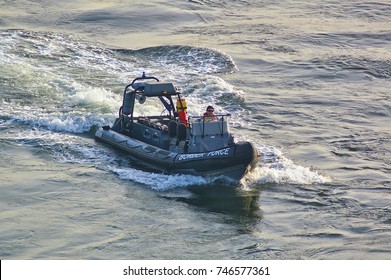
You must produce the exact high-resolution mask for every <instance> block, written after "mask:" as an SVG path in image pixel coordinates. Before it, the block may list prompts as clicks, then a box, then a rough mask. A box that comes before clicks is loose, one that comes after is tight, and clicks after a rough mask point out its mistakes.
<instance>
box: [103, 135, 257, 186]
mask: <svg viewBox="0 0 391 280" xmlns="http://www.w3.org/2000/svg"><path fill="white" fill-rule="evenodd" d="M95 138H96V139H97V140H98V141H101V142H104V143H107V144H109V145H111V146H113V147H115V148H117V149H120V150H122V151H124V152H126V153H127V154H128V155H130V156H131V157H132V158H135V159H137V160H139V163H141V164H142V165H144V166H146V167H149V168H152V169H154V170H157V171H160V172H164V173H181V174H192V175H200V176H213V177H216V176H225V177H227V178H230V179H232V180H235V181H239V180H240V179H241V178H242V177H243V176H244V175H245V174H246V173H248V172H249V171H251V170H252V169H253V168H254V167H255V166H256V164H257V160H258V154H257V151H256V149H255V148H254V146H253V145H252V144H251V143H249V142H241V143H237V144H233V145H231V146H228V147H225V148H221V149H217V150H213V151H207V152H200V153H176V152H171V151H168V150H164V149H161V148H158V147H155V146H153V145H149V144H146V143H144V142H142V141H139V140H137V139H134V138H131V137H128V136H126V135H123V134H121V133H118V132H115V131H113V130H111V129H99V130H98V131H97V132H96V134H95Z"/></svg>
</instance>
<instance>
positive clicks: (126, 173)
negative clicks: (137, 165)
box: [109, 166, 213, 191]
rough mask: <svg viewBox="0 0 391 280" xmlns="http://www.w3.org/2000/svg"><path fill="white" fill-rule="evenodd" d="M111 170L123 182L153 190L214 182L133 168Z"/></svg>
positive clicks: (198, 177)
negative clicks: (128, 181) (141, 185)
mask: <svg viewBox="0 0 391 280" xmlns="http://www.w3.org/2000/svg"><path fill="white" fill-rule="evenodd" d="M109 170H110V171H112V172H114V173H116V174H118V175H119V177H120V178H121V179H123V180H131V181H133V182H137V183H140V184H143V185H146V186H148V187H150V188H151V189H153V190H158V191H165V190H170V189H175V188H181V187H182V188H183V187H188V186H194V185H206V184H209V183H211V182H212V181H213V180H211V179H209V180H208V179H206V178H204V177H201V176H193V175H185V174H174V175H167V174H163V173H152V172H146V171H141V170H138V169H133V168H119V167H114V166H111V167H109Z"/></svg>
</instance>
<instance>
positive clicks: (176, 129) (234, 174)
mask: <svg viewBox="0 0 391 280" xmlns="http://www.w3.org/2000/svg"><path fill="white" fill-rule="evenodd" d="M151 98H154V99H156V100H157V101H158V103H159V104H161V106H162V109H163V111H162V113H161V114H160V115H157V116H136V113H135V107H136V106H142V105H145V104H146V102H145V101H146V99H151ZM174 99H176V104H174ZM136 101H138V102H136ZM155 102H156V101H155ZM147 103H148V102H147ZM136 109H139V108H138V107H136ZM136 111H137V112H138V111H139V110H136ZM141 111H142V110H141ZM229 117H230V114H222V115H215V117H214V119H213V120H210V119H209V120H208V119H207V118H206V117H204V116H187V107H186V100H185V99H184V98H183V97H182V96H181V93H180V92H179V90H178V89H177V88H176V87H175V86H174V84H173V83H166V82H160V81H159V79H157V78H155V77H147V76H145V74H143V75H142V77H139V78H136V79H134V80H133V81H132V83H130V84H129V85H127V86H126V87H125V90H124V94H123V102H122V106H121V107H120V109H119V116H118V118H117V119H116V120H115V122H114V124H113V125H112V127H110V126H104V127H102V128H100V129H98V131H97V132H96V134H95V138H96V139H97V140H99V141H102V142H104V143H107V144H109V145H111V146H113V147H115V148H118V149H120V150H122V151H124V152H126V153H127V154H128V155H129V156H130V157H131V158H132V159H134V160H137V162H138V163H141V164H142V165H143V166H145V167H147V168H150V169H153V170H155V171H158V172H163V173H169V174H173V173H181V174H192V175H200V176H225V177H228V178H230V179H233V180H235V181H238V180H240V179H241V178H242V177H243V176H244V175H245V174H246V173H248V172H250V171H251V170H252V169H253V168H254V167H255V166H256V165H257V162H258V157H259V156H258V153H257V150H256V149H255V148H254V146H253V145H252V144H251V143H249V142H238V143H236V142H235V141H234V137H233V135H232V134H231V133H230V131H229V123H228V119H229Z"/></svg>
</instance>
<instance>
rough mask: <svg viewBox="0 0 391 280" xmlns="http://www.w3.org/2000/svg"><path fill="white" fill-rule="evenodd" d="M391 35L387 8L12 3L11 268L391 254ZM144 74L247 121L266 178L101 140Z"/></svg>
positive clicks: (1, 154)
mask: <svg viewBox="0 0 391 280" xmlns="http://www.w3.org/2000/svg"><path fill="white" fill-rule="evenodd" d="M390 27H391V2H390V1H389V0H382V1H353V0H344V1H331V0H325V1H320V0H313V1H298V0H297V1H295V0H286V1H271V0H264V1H262V0H189V1H185V0H182V1H179V0H174V1H162V0H151V1H136V0H133V1H132V0H108V1H99V0H85V1H75V0H70V1H59V0H40V1H31V0H30V1H27V0H13V1H9V0H0V258H1V259H183V260H186V259H266V260H267V259H277V260H280V259H291V260H292V259H294V260H296V259H298V260H302V259H305V260H307V259H310V260H312V259H355V260H356V259H391V91H390V89H391V51H390V50H391V29H390ZM144 71H145V72H146V73H147V75H151V76H156V77H158V78H159V79H160V80H163V81H172V82H174V83H175V84H176V85H177V86H178V87H179V88H181V89H182V91H183V93H184V96H185V98H186V100H187V105H188V114H189V115H199V114H200V113H202V112H203V111H204V110H205V108H206V106H207V105H209V104H212V105H214V106H215V109H216V111H217V112H220V113H227V112H229V113H231V114H232V118H231V120H230V122H231V126H232V129H231V130H232V132H233V133H234V134H235V135H236V139H237V140H248V141H251V142H253V143H254V145H255V146H256V148H257V150H258V151H259V153H260V154H261V157H260V163H259V165H258V166H257V168H256V169H255V170H254V171H253V172H252V173H250V174H249V175H248V176H246V177H245V178H244V179H243V180H242V182H240V183H238V184H232V183H228V182H226V181H225V180H223V179H221V178H204V177H197V176H189V175H180V174H176V175H167V174H159V173H151V172H147V171H145V170H141V169H139V168H138V166H137V163H135V162H132V161H131V160H129V159H128V158H127V157H126V155H123V154H121V153H120V152H119V151H116V150H113V149H112V148H110V147H108V146H106V145H104V144H101V143H97V142H96V141H95V140H94V137H93V135H94V131H95V130H96V129H97V128H98V127H99V126H102V125H107V124H109V125H111V124H112V123H113V121H114V120H115V118H116V116H117V114H118V109H119V107H120V105H121V97H122V91H123V87H124V86H125V85H126V84H128V83H129V82H131V81H132V80H133V79H134V78H135V77H137V76H140V75H141V73H142V72H144ZM155 112H159V113H160V111H159V109H158V108H157V107H156V108H155V107H154V106H151V107H147V108H146V109H145V111H143V112H140V114H149V113H155Z"/></svg>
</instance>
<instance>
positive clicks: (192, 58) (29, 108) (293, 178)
mask: <svg viewBox="0 0 391 280" xmlns="http://www.w3.org/2000/svg"><path fill="white" fill-rule="evenodd" d="M0 39H1V41H2V45H1V46H0V72H1V73H2V77H1V79H2V84H3V85H4V87H3V88H4V91H3V92H2V93H0V112H1V113H0V130H1V132H2V134H1V138H2V139H5V140H7V141H16V142H17V143H19V144H23V145H31V146H35V147H38V148H41V149H46V150H47V151H48V153H46V154H48V155H50V156H51V157H52V160H54V161H60V162H63V163H89V164H93V165H95V166H96V168H99V169H102V170H106V171H108V172H113V173H115V174H117V175H118V176H119V178H121V179H123V180H130V181H133V182H137V183H140V184H143V185H146V186H148V187H150V188H151V189H154V190H161V191H164V190H168V189H173V188H182V187H188V186H194V185H207V184H211V183H214V182H215V181H219V180H221V178H210V179H206V178H204V177H200V176H192V175H166V174H160V173H152V172H146V171H140V170H138V169H137V168H134V167H133V166H132V163H130V164H127V163H125V164H124V159H123V158H120V157H119V156H118V154H116V153H113V150H111V149H107V148H104V147H102V146H100V145H97V144H96V143H95V142H94V141H93V140H92V138H91V136H90V134H89V132H90V131H91V130H94V129H95V128H97V127H99V126H102V125H104V124H107V123H112V122H113V121H114V119H115V117H116V115H117V109H118V106H119V104H120V103H121V98H122V86H121V84H126V83H128V82H129V79H130V78H131V77H133V76H135V75H139V74H140V73H141V72H142V71H147V73H148V71H149V73H153V74H156V75H157V76H159V77H162V78H163V79H164V80H173V79H174V77H175V81H176V84H177V85H178V86H179V87H180V88H181V89H182V91H183V93H184V95H185V96H186V100H187V104H188V114H189V115H192V114H193V115H198V114H199V113H200V112H203V111H204V110H205V104H214V105H215V110H216V111H218V112H220V113H222V114H224V113H230V114H231V115H232V116H233V117H232V120H233V122H232V123H231V125H232V127H233V129H234V130H235V127H242V128H243V127H246V126H247V125H248V124H251V122H252V120H251V119H249V118H248V116H247V115H246V113H245V109H244V108H243V106H242V104H243V102H244V100H245V94H244V92H243V91H241V90H240V89H237V88H235V87H234V86H232V85H231V84H229V83H228V82H226V81H225V80H224V79H222V78H221V75H222V74H227V73H231V72H233V71H235V70H236V66H235V63H234V62H233V60H232V58H231V57H229V56H228V55H226V54H224V53H222V52H219V51H217V50H212V49H207V48H199V47H192V46H180V45H173V46H158V47H151V48H145V49H140V50H118V49H110V48H106V47H104V46H97V45H95V46H94V45H91V44H90V43H88V42H83V41H81V40H79V39H77V38H74V37H69V36H62V35H59V34H51V33H38V32H29V31H23V30H9V31H8V30H5V31H1V32H0ZM145 61H148V65H146V64H145ZM219 75H220V76H219ZM118 84H120V86H118ZM150 110H156V108H150ZM247 140H250V141H251V142H253V143H255V144H256V145H257V146H258V147H257V149H258V151H259V153H260V154H261V160H260V164H259V165H258V166H257V167H256V168H255V170H254V171H253V172H251V173H250V174H248V175H247V176H246V177H245V178H244V181H245V184H246V185H248V186H253V185H257V184H265V183H276V184H317V183H321V184H322V183H325V182H327V181H328V179H327V178H325V177H323V176H322V175H319V174H318V173H317V172H316V171H312V170H310V169H309V168H306V167H302V166H300V165H296V164H295V163H293V162H292V161H291V160H289V159H287V158H285V157H284V156H283V155H282V153H281V152H280V151H279V150H278V149H275V148H274V147H268V146H262V145H261V144H260V143H259V140H255V139H247ZM119 162H120V163H119Z"/></svg>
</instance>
